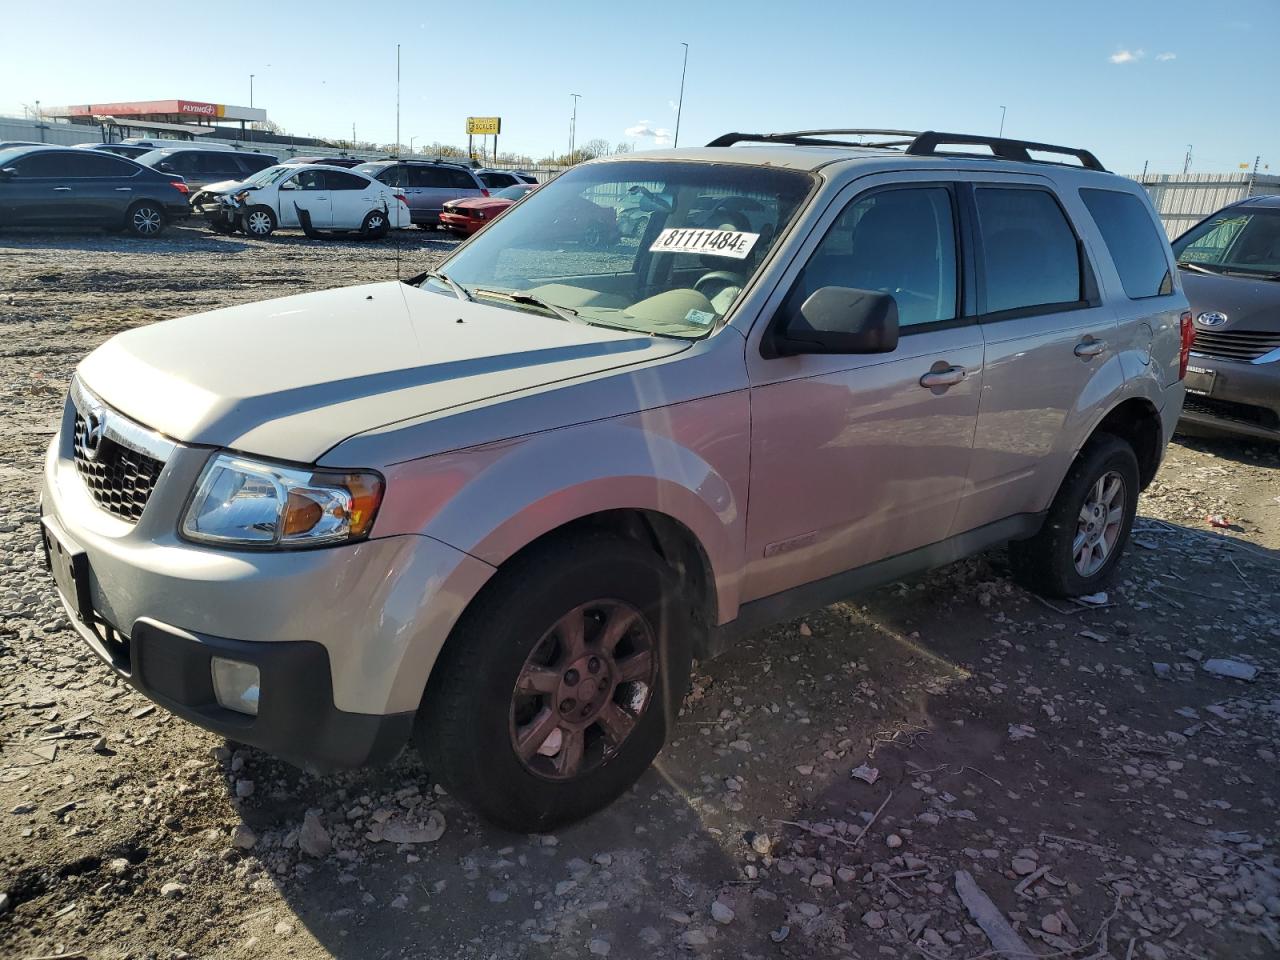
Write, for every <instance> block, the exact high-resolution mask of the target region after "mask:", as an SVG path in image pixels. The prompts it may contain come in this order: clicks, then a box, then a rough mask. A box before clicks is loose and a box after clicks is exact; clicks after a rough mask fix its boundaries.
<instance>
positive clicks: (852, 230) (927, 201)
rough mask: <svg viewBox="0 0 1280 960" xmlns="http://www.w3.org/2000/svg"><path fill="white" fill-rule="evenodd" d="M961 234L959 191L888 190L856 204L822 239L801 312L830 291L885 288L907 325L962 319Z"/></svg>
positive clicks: (801, 294)
mask: <svg viewBox="0 0 1280 960" xmlns="http://www.w3.org/2000/svg"><path fill="white" fill-rule="evenodd" d="M956 272H957V271H956V237H955V220H954V216H953V213H952V208H951V192H950V191H949V190H947V189H945V188H943V187H911V188H905V189H893V190H883V191H879V192H876V193H872V194H871V195H870V196H864V197H859V198H858V199H856V200H854V201H853V202H852V203H851V204H849V206H848V207H846V208H845V210H844V212H843V213H841V214H840V216H839V218H838V219H837V220H836V222H835V223H833V224H832V225H831V229H830V230H829V231H828V232H827V235H826V236H825V237H823V238H822V242H821V243H820V244H819V245H818V248H817V249H816V250H814V252H813V256H812V257H810V258H809V262H808V263H807V264H806V265H805V268H804V272H802V273H801V274H800V277H799V279H798V280H797V281H796V287H795V288H794V289H793V290H792V292H791V298H792V300H791V303H792V305H793V308H794V310H793V311H792V312H793V313H798V309H799V307H800V305H801V304H803V303H804V301H805V300H806V299H808V297H809V296H810V295H811V294H812V293H814V291H816V290H818V289H820V288H822V287H854V288H856V289H859V290H878V291H880V292H882V293H887V294H889V295H890V296H892V297H893V299H894V301H895V302H896V303H897V305H898V323H899V324H900V325H901V326H902V327H903V328H904V330H905V329H906V328H908V327H912V326H917V325H919V324H924V323H934V322H937V321H939V320H953V319H955V317H956Z"/></svg>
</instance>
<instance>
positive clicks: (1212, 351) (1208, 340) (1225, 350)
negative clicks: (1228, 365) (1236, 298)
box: [1191, 330, 1280, 361]
mask: <svg viewBox="0 0 1280 960" xmlns="http://www.w3.org/2000/svg"><path fill="white" fill-rule="evenodd" d="M1191 349H1192V350H1193V351H1194V352H1196V353H1203V354H1204V355H1205V356H1206V357H1217V358H1218V359H1220V360H1246V361H1247V360H1257V359H1258V358H1259V357H1261V356H1263V355H1264V354H1267V353H1270V352H1271V351H1272V350H1278V349H1280V333H1252V332H1250V331H1248V330H1224V331H1222V332H1221V333H1218V332H1216V331H1213V332H1211V331H1209V330H1197V331H1196V339H1195V343H1193V344H1192V346H1191Z"/></svg>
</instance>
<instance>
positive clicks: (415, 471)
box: [374, 391, 750, 622]
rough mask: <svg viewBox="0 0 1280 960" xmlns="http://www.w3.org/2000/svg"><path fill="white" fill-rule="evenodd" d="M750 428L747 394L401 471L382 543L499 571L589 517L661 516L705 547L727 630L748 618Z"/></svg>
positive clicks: (392, 484)
mask: <svg viewBox="0 0 1280 960" xmlns="http://www.w3.org/2000/svg"><path fill="white" fill-rule="evenodd" d="M749 426H750V410H749V399H748V397H747V394H746V392H745V391H739V392H735V393H731V394H723V395H720V396H715V397H708V398H703V399H699V400H694V401H690V402H687V403H680V404H674V405H671V406H668V407H661V408H658V409H654V410H647V411H643V412H640V413H635V414H629V415H627V416H623V417H615V418H611V419H608V420H600V421H595V422H592V423H587V424H581V425H578V426H574V427H566V428H563V429H559V430H549V431H545V432H542V433H537V434H532V435H530V436H526V437H520V438H516V439H513V440H508V441H503V442H500V443H492V444H486V445H484V446H480V447H473V448H470V449H465V450H460V451H456V452H453V453H447V454H440V455H437V456H432V457H426V458H423V459H420V460H414V461H409V462H405V463H400V464H396V465H395V466H393V467H390V468H389V469H388V470H387V487H386V490H387V493H386V498H385V500H384V502H383V505H382V508H381V510H380V511H379V515H378V520H377V523H376V525H375V528H374V535H375V536H393V535H396V534H398V533H408V532H413V533H421V534H425V535H427V536H430V537H434V538H435V539H437V540H441V541H443V542H444V543H447V544H450V545H451V546H453V547H455V548H456V549H458V550H462V551H465V552H466V553H468V554H470V555H471V556H473V557H476V558H478V559H480V560H483V561H484V562H485V563H489V564H492V565H493V566H500V565H501V564H502V563H503V562H505V561H506V560H507V559H509V558H510V557H511V556H513V555H514V554H515V553H516V552H518V551H519V550H520V549H521V548H523V547H524V546H526V545H528V544H529V543H531V542H533V541H534V540H536V539H537V538H538V537H540V536H542V535H544V534H546V533H550V532H551V531H553V530H556V529H558V528H560V527H562V526H564V525H565V524H567V523H570V522H572V521H574V520H578V519H581V518H582V517H585V516H588V515H590V514H593V513H599V512H602V511H606V510H618V509H637V510H651V511H655V512H657V513H661V514H665V515H666V516H668V517H670V518H672V519H674V520H676V521H678V522H679V523H681V524H683V525H684V526H685V527H686V528H688V529H689V531H690V532H691V533H692V534H693V535H694V537H696V538H697V540H698V541H699V543H700V544H701V546H702V549H703V552H704V553H705V555H706V557H707V559H708V562H709V564H710V567H711V575H712V578H713V580H714V582H715V586H716V597H717V601H718V611H717V612H718V620H719V622H724V621H725V620H728V619H732V617H733V616H734V615H736V612H737V607H738V591H739V583H740V577H741V571H742V566H743V551H744V545H745V538H746V492H747V480H748V469H749V452H750V442H749Z"/></svg>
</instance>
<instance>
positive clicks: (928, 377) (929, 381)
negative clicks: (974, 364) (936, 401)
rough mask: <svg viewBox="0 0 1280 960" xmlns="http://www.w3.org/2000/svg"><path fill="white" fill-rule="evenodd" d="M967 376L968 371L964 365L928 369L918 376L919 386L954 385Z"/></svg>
mask: <svg viewBox="0 0 1280 960" xmlns="http://www.w3.org/2000/svg"><path fill="white" fill-rule="evenodd" d="M968 378H969V371H968V370H966V369H965V368H964V367H943V368H941V369H938V370H930V371H929V372H928V373H926V374H925V375H924V376H923V377H921V378H920V386H922V387H928V388H930V389H932V388H933V387H954V386H955V385H956V384H957V383H961V382H962V381H964V380H967V379H968Z"/></svg>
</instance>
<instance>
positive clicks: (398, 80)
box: [396, 43, 400, 157]
mask: <svg viewBox="0 0 1280 960" xmlns="http://www.w3.org/2000/svg"><path fill="white" fill-rule="evenodd" d="M399 156H400V44H398V43H397V44H396V157H399Z"/></svg>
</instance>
